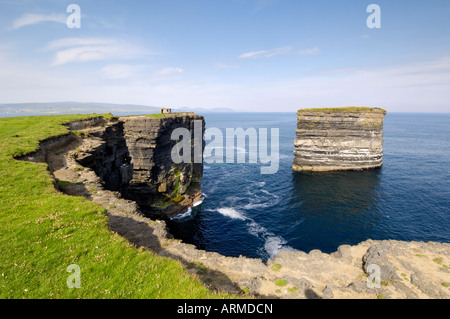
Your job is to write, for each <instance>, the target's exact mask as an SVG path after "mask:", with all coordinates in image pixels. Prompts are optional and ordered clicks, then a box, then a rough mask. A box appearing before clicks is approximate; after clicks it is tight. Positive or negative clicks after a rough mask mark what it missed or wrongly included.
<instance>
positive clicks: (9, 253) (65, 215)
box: [0, 115, 236, 299]
mask: <svg viewBox="0 0 450 319" xmlns="http://www.w3.org/2000/svg"><path fill="white" fill-rule="evenodd" d="M89 117H93V115H63V116H33V117H16V118H0V208H1V210H0V234H1V239H0V273H1V274H0V298H3V299H5V298H13V299H22V298H35V299H41V298H45V299H47V298H58V299H59V298H61V299H63V298H64V299H65V298H89V299H90V298H93V299H97V298H120V299H122V298H147V299H155V298H163V299H179V298H187V299H197V298H208V299H209V298H235V297H236V296H234V295H229V294H214V293H212V292H211V291H210V290H208V289H207V288H206V287H204V286H203V285H202V283H201V282H200V280H198V279H197V278H195V277H193V276H191V275H189V274H188V273H187V272H186V271H185V270H184V269H183V267H182V265H181V264H180V263H179V262H177V261H174V260H171V259H166V258H162V257H159V256H156V255H155V254H153V253H152V252H150V251H147V250H143V249H136V248H135V247H134V246H132V245H131V244H129V243H128V242H127V241H126V240H125V239H123V238H122V237H120V236H118V235H116V234H114V233H112V232H110V231H109V230H108V220H107V217H106V215H105V210H104V209H103V208H102V207H100V206H99V205H96V204H95V203H93V202H90V201H88V200H86V199H84V198H81V197H71V196H67V195H64V194H62V193H60V192H58V191H56V190H55V187H54V184H53V183H54V181H53V179H52V177H51V176H50V174H49V172H48V171H47V165H46V164H44V163H30V162H24V161H18V160H15V159H14V158H13V156H18V155H21V154H26V153H29V152H32V151H34V150H35V149H36V148H37V147H38V144H39V141H41V140H44V139H46V138H48V137H51V136H57V135H61V134H64V133H67V128H66V127H64V126H63V125H61V124H62V123H65V122H69V121H72V120H76V119H84V118H89ZM72 264H75V265H78V266H79V267H80V270H81V273H80V276H79V278H80V280H81V288H79V289H77V288H72V289H69V288H68V285H67V279H68V278H69V276H71V275H72V273H69V272H67V268H68V266H69V265H72Z"/></svg>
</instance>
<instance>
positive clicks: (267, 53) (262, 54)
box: [239, 46, 293, 59]
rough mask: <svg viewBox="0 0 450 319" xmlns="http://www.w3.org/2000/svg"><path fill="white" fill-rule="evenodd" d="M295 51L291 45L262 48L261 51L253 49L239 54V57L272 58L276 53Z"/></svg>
mask: <svg viewBox="0 0 450 319" xmlns="http://www.w3.org/2000/svg"><path fill="white" fill-rule="evenodd" d="M292 51H293V49H292V47H291V46H287V47H282V48H277V49H272V50H261V51H251V52H247V53H243V54H241V55H240V56H239V59H250V58H271V57H274V56H276V55H282V54H288V53H291V52H292Z"/></svg>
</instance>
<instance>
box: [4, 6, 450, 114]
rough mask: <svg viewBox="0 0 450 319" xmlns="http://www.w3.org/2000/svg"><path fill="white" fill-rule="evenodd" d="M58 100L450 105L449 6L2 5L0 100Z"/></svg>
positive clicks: (232, 105)
mask: <svg viewBox="0 0 450 319" xmlns="http://www.w3.org/2000/svg"><path fill="white" fill-rule="evenodd" d="M71 4H75V5H77V7H78V8H79V9H80V16H79V20H77V19H74V18H76V16H74V15H73V14H76V13H77V11H74V10H73V8H71V7H69V5H71ZM371 4H376V5H378V8H379V9H380V11H379V15H376V16H375V15H373V14H377V13H378V11H371V10H370V11H369V12H368V10H367V9H368V6H369V5H371ZM68 7H69V8H70V9H71V10H69V12H68ZM68 20H69V23H68ZM368 20H369V22H377V23H379V25H378V26H379V28H370V27H369V26H372V25H371V23H368ZM78 21H79V22H80V23H79V25H76V22H78ZM74 23H75V27H73V26H74ZM56 101H77V102H99V103H122V104H140V105H149V106H157V107H170V108H175V109H176V108H182V107H191V108H195V107H199V108H205V109H213V108H229V109H233V110H236V111H265V112H295V111H296V110H298V109H299V108H306V107H340V106H368V107H382V108H384V109H386V110H388V111H390V112H450V1H448V0H431V1H418V0H409V1H405V0H395V1H392V0H386V1H384V0H370V1H364V0H339V1H338V0H333V1H331V0H330V1H324V0H314V1H313V0H308V1H306V0H220V1H214V0H148V1H136V0H128V1H111V0H108V1H106V0H95V1H92V0H90V1H87V0H86V1H84V0H70V1H64V0H47V1H36V0H0V103H2V104H4V103H31V102H41V103H42V102H56Z"/></svg>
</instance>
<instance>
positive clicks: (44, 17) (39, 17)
mask: <svg viewBox="0 0 450 319" xmlns="http://www.w3.org/2000/svg"><path fill="white" fill-rule="evenodd" d="M66 20H67V17H66V15H65V14H62V13H51V14H33V13H27V14H24V15H23V16H21V17H20V18H17V19H16V20H14V21H13V23H12V25H11V27H10V28H9V29H10V30H16V29H20V28H23V27H25V26H29V25H34V24H38V23H42V22H56V23H64V24H65V23H66Z"/></svg>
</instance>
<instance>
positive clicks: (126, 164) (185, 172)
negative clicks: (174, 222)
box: [23, 113, 205, 219]
mask: <svg viewBox="0 0 450 319" xmlns="http://www.w3.org/2000/svg"><path fill="white" fill-rule="evenodd" d="M196 121H197V122H196ZM67 126H68V127H69V129H70V130H71V133H70V134H67V135H65V136H62V137H56V138H53V139H49V140H48V141H45V142H43V143H41V146H40V149H39V150H38V151H37V152H36V153H35V154H32V155H30V156H28V157H26V158H23V159H24V160H33V161H43V162H44V161H45V162H47V163H50V162H53V163H55V160H54V159H53V160H52V161H50V160H49V156H53V155H54V153H55V152H56V153H58V152H60V151H64V149H67V148H68V147H69V145H71V147H72V148H75V149H76V150H75V151H73V154H72V156H73V161H74V162H75V163H76V164H74V165H73V167H72V168H71V170H73V171H74V172H75V173H77V174H78V175H80V174H81V172H82V171H84V170H86V169H90V170H92V171H93V172H95V175H96V177H95V178H91V179H90V180H89V181H90V182H94V181H95V185H91V186H90V187H91V188H94V189H96V190H99V189H105V190H110V191H116V192H118V193H120V195H121V196H122V197H124V198H126V199H129V200H132V201H134V202H136V203H137V204H138V206H139V208H140V210H141V211H142V212H143V213H144V214H145V215H146V216H148V217H151V218H159V219H168V218H171V217H173V216H175V215H178V214H181V213H184V212H186V210H187V209H188V208H189V207H190V206H192V205H193V204H194V203H195V202H197V201H199V200H201V180H202V176H203V163H202V158H200V162H199V161H198V160H197V162H194V161H193V159H194V154H195V152H194V150H195V148H196V147H198V148H199V149H200V151H201V154H203V148H204V143H203V133H204V127H205V125H204V118H203V117H202V116H199V115H196V114H194V113H174V114H167V115H165V116H164V117H161V118H157V117H151V116H129V117H120V118H113V119H112V120H107V119H105V118H101V117H100V118H95V119H91V120H86V121H76V122H72V123H69V124H67ZM199 127H200V131H199V129H198V128H199ZM180 128H181V129H186V130H187V131H188V132H189V133H190V134H191V136H190V139H191V144H190V145H191V150H190V151H191V154H192V161H190V162H181V163H178V164H177V163H174V161H173V160H172V149H173V148H174V146H175V144H176V143H177V141H175V140H172V136H171V135H172V132H173V131H174V130H175V129H180ZM195 134H197V135H198V136H194V135H195ZM74 145H75V146H74ZM58 149H59V150H58ZM55 150H56V151H55ZM183 151H184V150H183ZM50 166H51V170H52V171H54V172H55V171H58V172H59V173H60V172H64V174H63V175H62V176H59V177H58V176H56V174H55V173H54V175H55V178H56V179H57V182H59V181H60V182H62V183H59V184H64V185H65V187H64V188H65V189H64V191H65V192H67V193H69V194H77V193H78V194H80V195H83V196H86V192H85V191H83V186H82V185H80V184H77V183H79V182H80V181H78V180H77V183H75V182H74V178H75V179H76V177H74V176H72V175H73V174H67V170H66V171H60V170H59V168H56V167H53V166H54V165H52V164H50ZM59 166H61V167H62V166H67V160H65V164H64V163H61V165H59ZM97 179H98V181H97ZM66 182H71V183H70V184H68V183H66ZM86 182H88V180H86V181H85V180H83V181H82V182H81V183H86ZM97 182H99V183H97ZM84 188H86V187H84Z"/></svg>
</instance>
